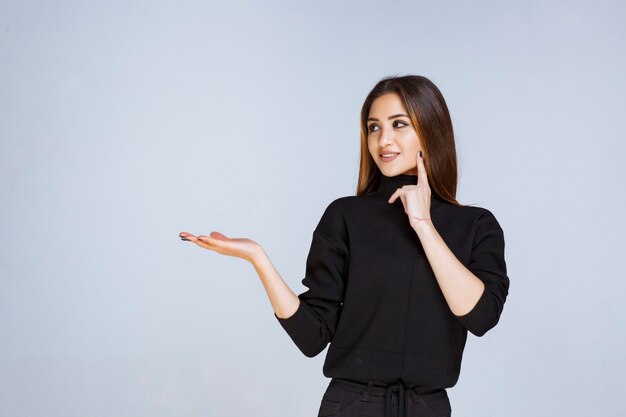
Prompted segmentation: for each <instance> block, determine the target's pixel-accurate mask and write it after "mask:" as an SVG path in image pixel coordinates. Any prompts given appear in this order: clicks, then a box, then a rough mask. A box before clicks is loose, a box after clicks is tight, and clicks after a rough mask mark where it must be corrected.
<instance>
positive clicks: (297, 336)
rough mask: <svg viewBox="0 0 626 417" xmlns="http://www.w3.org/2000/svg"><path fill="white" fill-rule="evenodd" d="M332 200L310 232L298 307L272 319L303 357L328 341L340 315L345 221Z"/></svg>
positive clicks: (342, 291) (311, 353) (345, 248)
mask: <svg viewBox="0 0 626 417" xmlns="http://www.w3.org/2000/svg"><path fill="white" fill-rule="evenodd" d="M336 201H337V200H335V201H334V202H333V203H331V204H330V205H329V206H328V207H327V208H326V210H325V211H324V214H323V215H322V218H321V219H320V221H319V223H318V225H317V227H316V228H315V230H314V231H313V238H312V241H311V247H310V250H309V254H308V257H307V260H306V268H305V277H304V279H303V280H302V284H303V285H304V286H305V287H307V288H308V290H307V291H305V292H303V293H302V294H300V295H299V296H298V298H299V299H300V305H299V306H298V309H297V310H296V312H295V313H294V314H292V315H291V316H290V317H287V318H279V317H278V316H277V315H276V313H275V312H274V317H276V319H277V320H278V322H279V323H280V325H281V326H282V327H283V329H285V331H286V332H287V334H288V335H289V336H290V337H291V339H292V340H293V342H294V343H295V344H296V346H297V347H298V348H299V349H300V351H301V352H302V353H303V354H304V355H305V356H307V357H310V358H312V357H314V356H316V355H318V354H319V353H320V352H322V351H323V350H324V349H325V348H326V346H327V345H328V343H329V342H330V341H331V340H332V338H333V335H334V334H335V329H336V327H337V322H338V320H339V315H340V313H341V306H342V303H343V299H344V293H345V283H346V277H347V265H348V263H347V259H348V244H347V241H348V239H347V230H346V225H345V221H344V219H343V216H342V214H341V212H340V211H339V207H338V205H337V203H336Z"/></svg>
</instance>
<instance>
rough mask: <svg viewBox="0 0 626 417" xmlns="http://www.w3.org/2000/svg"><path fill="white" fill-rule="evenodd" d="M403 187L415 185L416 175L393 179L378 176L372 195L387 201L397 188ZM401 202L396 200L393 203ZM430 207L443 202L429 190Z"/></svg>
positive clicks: (398, 176)
mask: <svg viewBox="0 0 626 417" xmlns="http://www.w3.org/2000/svg"><path fill="white" fill-rule="evenodd" d="M404 185H417V175H409V174H399V175H395V176H393V177H386V176H384V175H382V174H381V175H380V177H379V183H378V186H377V187H376V188H375V189H374V194H375V195H378V196H381V197H384V198H386V199H389V197H391V194H393V193H394V192H395V191H396V190H397V189H398V188H401V187H402V186H404ZM398 201H400V202H401V200H400V199H399V198H398V199H397V200H396V201H395V202H398ZM430 202H431V205H434V204H439V203H442V202H444V200H443V199H442V198H440V197H439V196H438V195H437V194H436V193H435V192H434V191H432V189H431V195H430Z"/></svg>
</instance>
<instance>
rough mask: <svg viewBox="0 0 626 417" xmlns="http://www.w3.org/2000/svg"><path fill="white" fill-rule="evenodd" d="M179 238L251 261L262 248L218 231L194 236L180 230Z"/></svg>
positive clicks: (251, 241)
mask: <svg viewBox="0 0 626 417" xmlns="http://www.w3.org/2000/svg"><path fill="white" fill-rule="evenodd" d="M179 236H180V238H181V239H183V240H189V241H191V242H193V243H195V244H196V245H198V246H200V247H202V248H205V249H209V250H212V251H215V252H217V253H221V254H222V255H228V256H235V257H237V258H241V259H245V260H246V261H248V262H250V263H253V261H254V259H255V257H256V256H257V255H259V254H260V253H261V252H262V251H263V248H262V247H261V245H259V244H258V243H256V242H254V241H253V240H250V239H247V238H243V237H240V238H230V237H227V236H225V235H223V234H222V233H219V232H211V233H210V234H209V236H205V235H199V236H194V235H192V234H191V233H187V232H180V234H179Z"/></svg>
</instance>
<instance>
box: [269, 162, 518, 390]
mask: <svg viewBox="0 0 626 417" xmlns="http://www.w3.org/2000/svg"><path fill="white" fill-rule="evenodd" d="M416 183H417V176H416V175H406V174H401V175H397V176H394V177H385V176H382V179H381V182H380V183H379V186H378V188H377V189H376V190H375V192H374V193H373V194H369V195H364V196H345V197H340V198H337V199H336V200H334V201H332V202H331V203H330V204H329V205H328V207H327V208H326V210H325V211H324V213H323V215H322V217H321V219H320V221H319V223H318V225H317V227H316V228H315V230H314V231H313V237H312V242H311V248H310V251H309V255H308V257H307V261H306V269H305V277H304V279H303V280H302V284H303V285H304V286H305V287H307V288H308V290H307V291H305V292H303V293H302V294H300V295H299V296H298V297H299V299H300V306H299V307H298V309H297V310H296V312H295V313H294V314H293V315H292V316H290V317H287V318H279V317H278V316H276V314H275V313H274V316H275V317H276V318H277V319H278V321H279V323H280V325H281V326H282V327H283V328H284V329H285V331H286V332H287V333H288V335H289V336H290V337H291V339H292V340H293V342H294V343H295V344H296V346H297V347H298V348H299V349H300V351H302V353H303V354H304V355H306V356H307V357H314V356H316V355H318V354H319V353H320V352H322V351H323V350H324V349H325V348H326V346H327V345H328V343H330V347H329V348H328V352H327V354H326V359H325V362H324V367H323V373H324V375H325V376H326V377H329V378H335V377H336V378H346V379H352V380H357V381H363V382H367V381H370V380H374V381H381V382H383V383H392V382H394V381H397V380H398V379H401V380H402V381H404V382H405V383H410V384H412V385H418V386H424V387H432V388H449V387H452V386H454V385H455V384H456V382H457V380H458V378H459V374H460V370H461V359H462V355H463V349H464V347H465V342H466V339H467V331H468V330H469V331H470V332H471V333H472V334H474V335H476V336H482V335H484V334H485V333H486V332H487V331H488V330H490V329H491V328H493V327H494V326H495V325H496V324H497V323H498V320H499V318H500V315H501V313H502V309H503V306H504V302H505V300H506V297H507V295H508V289H509V278H508V276H507V271H506V264H505V259H504V234H503V231H502V229H501V227H500V225H499V223H498V221H497V220H496V218H495V217H494V215H493V214H492V213H491V212H490V211H489V210H487V209H485V208H482V207H476V206H464V207H458V206H455V205H453V204H450V203H449V202H447V201H445V200H443V199H441V198H440V197H438V196H437V195H436V194H435V193H434V192H433V193H431V208H430V217H431V220H432V222H433V224H434V226H435V228H436V230H437V232H438V233H439V234H440V235H441V237H442V238H443V240H444V241H445V243H446V244H447V245H448V247H449V248H450V250H451V251H452V252H453V253H454V255H455V256H456V257H457V259H458V260H459V261H460V262H461V263H462V264H463V265H465V266H466V267H467V268H468V269H469V270H470V271H471V272H472V273H474V274H475V275H476V276H477V277H478V278H480V280H481V281H483V282H484V284H485V290H484V292H483V293H482V295H481V297H480V298H479V300H478V302H477V303H476V305H475V306H474V307H473V309H472V310H471V311H470V312H468V313H467V314H465V315H463V316H456V315H455V314H453V313H452V311H451V310H450V307H449V306H448V304H447V302H446V300H445V298H444V296H443V293H442V292H441V288H440V287H439V284H438V283H437V279H436V278H435V275H434V272H433V270H432V268H431V266H430V264H429V262H428V258H427V257H426V254H425V252H424V249H423V247H422V244H421V242H420V240H419V237H418V236H417V233H416V232H415V230H414V229H413V228H412V227H411V225H410V224H409V219H408V216H407V215H406V213H405V212H404V208H403V205H402V201H401V200H400V199H399V198H398V199H397V200H396V201H394V203H391V204H390V203H388V199H389V197H390V196H391V194H393V192H394V191H395V190H396V189H398V188H400V187H402V186H403V185H406V184H416Z"/></svg>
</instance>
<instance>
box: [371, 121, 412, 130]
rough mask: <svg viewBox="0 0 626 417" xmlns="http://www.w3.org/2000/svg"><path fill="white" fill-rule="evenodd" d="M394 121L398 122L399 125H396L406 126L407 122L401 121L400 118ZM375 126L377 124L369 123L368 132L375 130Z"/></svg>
mask: <svg viewBox="0 0 626 417" xmlns="http://www.w3.org/2000/svg"><path fill="white" fill-rule="evenodd" d="M394 123H400V126H398V127H404V126H408V123H406V122H403V121H402V120H396V121H395V122H394ZM375 127H378V126H376V125H375V124H371V125H370V127H369V131H370V132H374V131H375V130H374V128H375Z"/></svg>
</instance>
